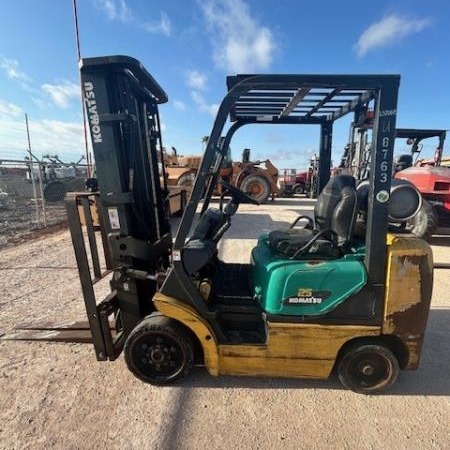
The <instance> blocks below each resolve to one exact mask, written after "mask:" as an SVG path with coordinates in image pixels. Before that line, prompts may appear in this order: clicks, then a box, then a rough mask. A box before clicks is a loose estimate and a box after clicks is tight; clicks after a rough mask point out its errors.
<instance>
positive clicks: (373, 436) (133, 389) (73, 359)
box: [0, 199, 450, 450]
mask: <svg viewBox="0 0 450 450" xmlns="http://www.w3.org/2000/svg"><path fill="white" fill-rule="evenodd" d="M311 209H312V201H310V200H301V201H298V200H292V199H281V200H277V201H276V202H275V204H269V205H263V206H260V207H259V208H258V207H253V206H243V207H241V210H240V212H239V213H238V214H237V215H236V216H235V220H234V222H233V225H234V226H233V227H232V229H230V230H229V232H228V233H227V235H226V239H224V241H223V244H222V245H221V249H220V251H221V254H222V256H223V258H224V259H225V260H227V261H235V262H245V261H247V260H248V256H249V253H248V252H249V249H250V247H251V246H252V245H253V244H254V242H255V238H256V236H257V234H259V233H260V232H262V231H267V230H270V229H273V228H276V227H280V226H285V225H286V224H287V223H288V222H290V221H292V220H293V219H294V218H295V217H296V215H297V214H298V213H299V212H300V211H303V212H305V211H307V210H311ZM448 245H450V236H438V237H436V238H434V239H433V249H434V252H435V259H436V260H437V261H440V262H450V257H449V254H448ZM0 273H1V280H2V282H1V290H0V292H1V294H0V333H5V332H10V331H12V329H13V327H14V325H18V324H20V325H23V324H25V323H33V324H39V323H42V322H49V321H53V322H55V323H61V322H69V321H74V320H81V319H83V305H82V301H81V292H80V287H79V282H78V277H77V273H76V270H75V261H74V257H73V254H72V249H71V243H70V237H69V233H68V231H65V230H63V231H59V232H56V233H54V234H52V235H49V236H45V237H41V238H39V239H36V240H33V241H30V242H25V243H22V244H19V245H16V246H15V247H10V248H6V249H4V250H2V251H0ZM98 290H99V294H105V293H106V292H107V291H108V286H107V283H99V286H98ZM449 291H450V277H449V276H448V271H445V270H436V271H435V284H434V294H433V302H432V311H431V315H430V320H429V325H428V330H427V337H426V341H425V347H424V351H423V354H422V362H421V366H420V368H419V370H418V371H416V372H402V373H401V374H400V376H399V379H398V381H397V383H396V385H395V386H394V387H393V388H392V390H391V391H389V392H388V393H387V394H385V395H379V396H363V395H358V394H354V393H352V392H350V391H346V390H344V389H343V388H341V387H340V385H339V383H338V382H337V381H335V380H328V381H308V380H285V379H268V378H238V377H220V378H213V377H210V376H209V375H208V374H207V373H206V371H205V370H203V369H201V368H198V369H195V370H194V372H193V373H192V374H191V375H190V377H189V378H187V379H186V380H184V381H182V382H181V383H180V384H178V385H176V386H173V387H164V388H156V387H152V386H149V385H145V384H144V383H142V382H140V381H138V380H137V379H135V378H134V377H133V376H132V375H131V374H130V373H129V372H128V371H127V370H126V367H125V364H124V361H123V358H120V359H119V360H118V361H116V362H114V363H100V362H96V361H95V357H94V353H93V350H92V348H91V347H90V346H89V345H81V344H45V343H25V342H10V341H2V342H0V376H1V379H2V381H1V390H0V404H1V405H2V408H0V448H1V449H8V450H9V449H44V448H45V449H48V448H55V449H91V448H96V449H119V448H127V449H128V448H132V449H168V450H172V449H279V448H283V449H302V448H305V449H337V448H339V449H383V450H384V449H396V450H397V449H399V450H400V449H447V448H449V445H450V426H449V425H450V401H449V398H450V397H449V396H450V376H449V373H450V326H449V324H450V298H449V296H448V292H449Z"/></svg>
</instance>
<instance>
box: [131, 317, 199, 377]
mask: <svg viewBox="0 0 450 450" xmlns="http://www.w3.org/2000/svg"><path fill="white" fill-rule="evenodd" d="M124 353H125V361H126V363H127V366H128V369H129V370H130V371H131V372H132V373H133V374H134V375H135V376H136V377H137V378H139V379H140V380H142V381H144V382H146V383H150V384H154V385H158V386H160V385H165V384H169V383H172V382H174V381H176V380H179V379H181V378H183V377H185V376H186V375H187V374H188V373H189V372H190V370H191V368H192V365H193V361H194V351H193V343H192V339H191V336H190V335H189V334H188V333H187V332H186V331H185V330H184V328H183V327H182V325H180V324H179V323H177V322H176V321H175V320H173V319H169V318H167V317H164V316H161V315H150V316H147V317H145V318H144V319H143V320H142V321H141V322H140V323H139V324H138V325H137V326H136V328H135V329H134V330H133V331H132V332H131V333H130V335H129V336H128V338H127V341H126V342H125V349H124Z"/></svg>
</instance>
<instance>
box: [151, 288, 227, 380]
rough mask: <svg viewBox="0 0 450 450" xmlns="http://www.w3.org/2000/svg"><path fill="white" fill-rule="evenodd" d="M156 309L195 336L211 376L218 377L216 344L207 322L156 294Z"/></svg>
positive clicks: (165, 296) (186, 308)
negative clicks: (181, 324) (182, 325)
mask: <svg viewBox="0 0 450 450" xmlns="http://www.w3.org/2000/svg"><path fill="white" fill-rule="evenodd" d="M153 303H154V305H155V307H156V309H157V310H158V311H159V312H161V313H162V314H164V315H165V316H167V317H170V318H172V319H175V320H178V321H179V322H181V323H183V324H184V325H185V326H186V327H188V328H189V329H190V330H192V332H193V333H194V334H195V335H196V336H197V338H198V340H199V342H200V344H201V346H202V348H203V354H204V357H205V365H206V368H207V370H208V372H209V373H210V374H211V375H218V373H219V372H218V351H217V342H216V339H215V336H214V333H213V331H212V330H211V328H210V326H209V324H208V322H207V321H206V320H205V319H204V318H203V317H201V316H200V314H198V312H197V311H196V310H195V309H194V308H192V307H191V306H190V305H188V304H186V303H184V302H180V301H179V300H177V299H175V298H173V297H169V296H167V295H164V294H161V293H159V292H157V293H156V294H155V295H154V297H153Z"/></svg>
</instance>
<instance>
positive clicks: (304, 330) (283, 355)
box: [153, 293, 380, 378]
mask: <svg viewBox="0 0 450 450" xmlns="http://www.w3.org/2000/svg"><path fill="white" fill-rule="evenodd" d="M153 302H154V304H155V306H156V308H157V309H158V311H160V312H161V313H162V314H164V315H165V316H167V317H170V318H173V319H175V320H178V321H180V322H181V323H183V324H184V325H185V326H187V327H188V328H189V329H190V330H192V332H193V333H194V334H195V335H196V336H197V338H198V340H199V341H200V344H201V345H202V347H203V352H204V355H205V365H206V368H207V370H208V372H209V373H210V374H211V375H219V374H228V375H249V376H279V377H307V378H308V377H309V378H327V377H328V376H329V375H330V373H331V370H332V368H333V365H334V361H335V359H336V356H337V354H338V352H339V349H340V348H341V347H342V345H344V344H345V342H347V341H348V340H350V339H353V338H356V337H364V336H378V335H379V334H380V327H376V326H358V325H336V326H332V325H316V324H304V323H298V324H297V323H273V322H268V327H267V329H268V338H267V342H266V343H265V344H247V345H238V344H234V345H231V344H227V345H224V344H218V343H217V340H216V338H215V336H214V333H213V331H212V330H211V328H210V326H209V324H208V322H207V321H206V320H205V319H204V318H203V317H201V316H200V315H199V314H198V312H197V311H195V310H194V309H193V308H192V307H191V306H189V305H187V304H186V303H183V302H181V301H179V300H177V299H175V298H172V297H168V296H166V295H163V294H161V293H156V294H155V296H154V297H153Z"/></svg>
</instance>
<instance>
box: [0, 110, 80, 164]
mask: <svg viewBox="0 0 450 450" xmlns="http://www.w3.org/2000/svg"><path fill="white" fill-rule="evenodd" d="M28 120H29V127H30V139H31V148H32V150H33V153H35V154H36V155H37V156H38V157H41V156H42V155H43V154H46V153H50V154H57V155H59V156H60V158H61V159H62V160H63V161H71V160H73V159H78V158H79V156H81V155H82V154H84V140H83V128H82V122H81V121H80V122H64V121H59V120H51V119H43V120H34V118H33V117H29V119H28ZM27 148H28V143H27V134H26V127H25V121H24V119H19V118H17V119H16V118H4V117H1V116H0V150H1V153H2V156H4V157H6V158H13V159H23V157H24V156H25V154H26V149H27Z"/></svg>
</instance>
